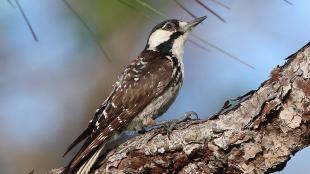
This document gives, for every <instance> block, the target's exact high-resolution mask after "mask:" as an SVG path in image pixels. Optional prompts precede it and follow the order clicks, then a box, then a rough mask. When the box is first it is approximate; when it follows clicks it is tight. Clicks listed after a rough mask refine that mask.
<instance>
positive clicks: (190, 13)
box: [173, 0, 197, 18]
mask: <svg viewBox="0 0 310 174" xmlns="http://www.w3.org/2000/svg"><path fill="white" fill-rule="evenodd" d="M173 1H174V2H175V3H176V4H177V5H178V6H179V7H181V8H182V9H183V10H184V11H185V12H186V13H188V14H189V15H190V16H192V17H193V18H197V16H195V15H194V14H193V13H192V12H190V11H189V10H188V9H186V8H185V7H184V6H183V5H182V4H181V3H179V2H178V1H177V0H173Z"/></svg>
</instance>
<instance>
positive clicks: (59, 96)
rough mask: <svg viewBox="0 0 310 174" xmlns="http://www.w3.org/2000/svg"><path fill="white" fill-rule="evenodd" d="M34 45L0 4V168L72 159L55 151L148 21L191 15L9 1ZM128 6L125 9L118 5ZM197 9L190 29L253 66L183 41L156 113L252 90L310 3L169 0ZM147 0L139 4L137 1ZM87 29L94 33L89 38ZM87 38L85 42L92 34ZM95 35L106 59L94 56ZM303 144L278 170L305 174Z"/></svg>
mask: <svg viewBox="0 0 310 174" xmlns="http://www.w3.org/2000/svg"><path fill="white" fill-rule="evenodd" d="M19 2H20V5H21V6H22V7H23V9H24V11H25V13H26V15H27V17H28V18H29V20H30V22H31V25H32V27H33V29H34V31H35V33H36V35H37V37H38V39H39V42H36V41H35V40H34V39H33V37H32V35H31V32H30V31H29V29H28V28H27V25H26V23H25V20H24V19H23V17H22V15H21V13H20V12H19V11H18V6H17V5H16V4H15V3H12V4H13V5H11V4H10V3H9V1H6V0H2V1H1V2H0V38H1V40H0V139H1V143H0V173H1V174H15V173H16V174H19V173H21V174H22V173H28V172H30V171H31V170H32V169H35V173H45V172H47V171H48V170H50V169H52V168H55V167H60V166H62V165H64V164H66V162H67V161H68V160H69V159H70V158H71V157H72V155H73V154H74V152H72V153H70V155H71V157H70V155H69V156H67V157H66V158H62V157H61V156H62V153H63V152H64V150H65V149H66V148H67V146H68V145H69V144H70V143H71V142H72V141H73V140H74V138H76V137H77V136H78V135H79V134H80V133H81V131H82V130H83V129H84V128H85V127H86V126H87V125H88V121H89V120H90V119H91V118H92V116H93V114H94V112H95V110H96V108H97V107H98V106H99V105H100V104H101V102H103V100H104V99H105V97H106V96H107V95H108V93H109V92H110V90H111V89H112V84H113V83H114V82H115V81H116V80H117V76H118V75H119V74H120V72H122V70H123V68H124V66H125V65H126V64H127V63H128V62H130V61H131V60H132V59H133V58H134V57H135V56H137V55H138V54H139V53H140V51H141V50H142V49H143V48H144V46H145V44H146V39H147V36H148V34H149V32H150V31H151V29H152V27H153V26H154V25H155V24H156V23H158V22H160V21H162V20H164V19H163V18H162V17H161V16H160V15H157V14H156V13H155V12H153V11H152V10H151V9H149V8H148V6H147V5H150V6H151V7H153V8H154V9H156V10H158V11H159V12H160V13H162V14H165V15H167V16H168V17H169V18H177V19H183V20H191V19H192V17H191V16H190V15H188V14H187V13H186V12H185V11H184V10H182V8H180V6H178V5H176V3H175V2H174V1H173V0H144V1H133V0H132V1H129V0H123V1H120V0H104V1H102V0H93V1H82V0H71V1H68V2H69V3H70V4H71V5H72V7H73V8H74V10H76V12H78V13H79V15H80V16H81V18H83V20H84V21H85V22H86V23H87V25H88V26H89V28H90V29H91V30H92V31H93V34H92V33H91V32H90V31H89V30H88V29H87V28H86V27H85V26H84V25H83V22H81V21H80V20H79V18H78V16H76V15H74V13H73V11H71V10H70V8H69V7H68V6H67V5H66V4H65V3H64V2H63V1H62V0H56V1H55V0H44V1H42V0H19ZM124 2H126V3H129V5H130V6H128V5H126V3H124ZM178 2H180V3H182V4H183V5H184V6H186V7H187V8H188V9H189V10H191V11H192V12H193V13H194V14H195V15H197V16H203V15H208V19H207V20H206V21H205V22H204V23H203V25H201V26H199V27H197V29H195V31H194V33H195V35H196V36H199V37H200V38H201V39H203V40H207V41H208V42H210V43H212V44H214V45H216V46H218V47H219V48H221V49H224V50H225V51H227V52H229V53H231V54H232V55H234V56H237V57H239V58H240V59H242V60H244V61H246V62H248V63H249V64H251V65H253V66H255V70H254V69H251V68H249V67H247V66H245V65H243V64H241V63H239V62H237V61H235V60H233V59H231V58H230V57H229V56H227V55H225V54H223V53H222V52H220V51H218V50H216V49H214V48H212V47H209V46H208V45H206V44H205V43H203V42H201V41H199V40H197V38H195V37H191V39H192V40H194V41H195V42H198V43H199V44H200V46H204V47H206V48H207V49H202V48H200V47H199V46H196V45H195V44H192V43H190V42H188V43H187V44H186V47H185V55H184V63H185V73H186V74H185V83H184V87H183V88H182V90H181V91H180V94H179V96H178V98H177V100H176V102H175V103H174V104H173V105H172V107H171V108H170V109H169V110H168V112H167V113H165V114H164V116H163V117H161V120H167V119H171V118H177V117H180V116H182V114H183V113H184V112H186V111H195V112H197V113H198V114H199V116H200V117H201V118H207V117H208V116H210V115H212V114H213V113H215V112H217V111H218V110H219V109H220V108H221V107H222V105H223V102H224V101H225V100H227V99H229V98H232V97H236V96H239V95H242V94H244V93H246V92H247V91H249V90H251V89H256V88H257V87H258V86H259V85H260V83H261V82H263V81H264V80H266V79H267V78H268V77H269V74H270V71H271V70H272V68H273V67H275V66H276V65H281V64H283V63H284V58H286V57H288V56H289V55H291V54H292V53H294V52H295V51H297V50H298V49H299V48H301V47H302V46H304V45H305V44H306V43H308V42H309V41H310V32H309V31H310V10H309V7H310V1H308V0H290V2H291V3H292V4H290V3H288V2H285V1H283V0H273V1H270V0H256V1H248V0H220V2H222V3H224V4H225V5H227V6H229V8H230V9H227V8H224V7H222V6H220V5H219V4H217V3H214V0H201V2H203V3H204V4H205V5H208V7H210V8H211V9H213V10H214V11H216V12H217V13H218V14H219V15H221V16H222V17H223V18H224V19H225V20H226V23H225V22H222V21H221V20H219V19H218V18H217V17H215V16H214V15H212V14H211V13H209V12H208V11H206V10H205V9H204V8H203V7H202V6H201V5H199V4H197V3H196V2H195V1H193V0H192V1H188V0H187V1H186V0H178ZM143 3H147V4H143ZM93 36H94V37H93ZM94 38H95V39H94ZM96 40H98V42H100V44H101V46H103V47H104V49H105V50H106V52H107V54H108V55H109V57H110V59H111V61H110V62H109V61H108V59H107V58H106V56H105V55H104V54H103V52H102V50H101V49H100V46H99V45H98V44H97V43H96ZM309 156H310V149H309V148H307V149H304V150H303V151H301V152H298V153H297V154H296V155H295V156H294V157H293V158H292V160H290V161H289V162H288V165H287V167H286V168H285V169H284V170H283V171H281V172H278V173H281V174H289V173H301V174H303V173H307V169H308V166H307V165H308V164H309V160H310V158H309Z"/></svg>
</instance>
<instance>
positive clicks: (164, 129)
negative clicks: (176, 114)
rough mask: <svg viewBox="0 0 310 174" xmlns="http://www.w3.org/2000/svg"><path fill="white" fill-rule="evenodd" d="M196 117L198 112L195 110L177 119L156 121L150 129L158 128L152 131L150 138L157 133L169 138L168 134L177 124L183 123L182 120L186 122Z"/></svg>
mask: <svg viewBox="0 0 310 174" xmlns="http://www.w3.org/2000/svg"><path fill="white" fill-rule="evenodd" d="M198 119H199V118H198V114H197V113H196V112H194V111H188V112H186V113H185V114H184V115H183V116H182V117H181V118H179V119H173V120H164V121H160V122H157V123H156V124H155V125H154V126H152V128H151V130H152V129H156V128H158V129H157V130H156V131H155V133H154V135H153V136H152V138H151V139H153V137H155V136H156V135H158V134H162V135H168V138H169V139H170V134H171V133H172V131H173V130H176V129H177V125H178V124H180V123H183V122H187V121H190V120H198ZM151 139H150V140H151Z"/></svg>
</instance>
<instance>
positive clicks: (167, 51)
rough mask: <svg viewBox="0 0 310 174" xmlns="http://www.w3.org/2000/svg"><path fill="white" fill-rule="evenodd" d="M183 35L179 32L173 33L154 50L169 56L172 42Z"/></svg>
mask: <svg viewBox="0 0 310 174" xmlns="http://www.w3.org/2000/svg"><path fill="white" fill-rule="evenodd" d="M182 34H183V33H182V32H180V31H177V32H175V33H173V34H172V35H171V36H170V38H169V40H167V41H166V42H164V43H162V44H160V45H158V46H157V47H156V50H157V51H159V52H161V53H165V54H171V49H172V46H173V42H174V40H175V39H177V38H178V37H179V36H181V35H182Z"/></svg>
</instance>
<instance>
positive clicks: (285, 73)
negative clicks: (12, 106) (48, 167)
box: [51, 43, 310, 174]
mask: <svg viewBox="0 0 310 174" xmlns="http://www.w3.org/2000/svg"><path fill="white" fill-rule="evenodd" d="M309 121H310V43H308V44H307V45H306V46H305V47H304V48H302V49H301V50H299V51H298V52H297V53H295V54H293V55H291V56H290V57H289V58H288V59H287V62H286V63H285V64H284V65H283V66H281V67H277V68H275V69H274V70H273V71H272V73H271V78H270V79H269V80H267V81H265V82H264V83H262V85H261V86H260V87H259V89H257V90H256V91H255V92H254V93H251V94H250V95H249V96H247V97H246V99H244V101H242V102H241V103H240V104H238V105H236V106H234V107H233V108H232V109H230V110H228V111H225V113H222V114H220V115H219V116H218V117H214V118H213V119H211V120H210V119H209V120H196V121H190V122H186V123H181V124H178V125H177V129H176V130H174V131H173V132H172V133H171V134H170V135H169V136H168V135H164V134H158V132H159V130H158V129H157V130H153V131H150V132H148V133H146V134H143V135H140V136H137V137H135V138H133V139H131V140H129V141H127V142H125V143H123V144H122V145H120V146H119V147H117V148H115V149H113V150H112V151H110V152H109V153H108V154H107V155H106V157H105V158H102V160H100V161H99V162H98V168H97V169H95V171H94V172H95V173H96V174H102V173H177V172H178V173H181V174H182V173H184V174H186V173H234V174H235V173H269V172H273V171H277V170H281V169H282V168H283V167H285V164H286V162H287V161H288V160H289V159H290V156H291V155H294V153H296V152H297V151H299V150H301V149H303V148H305V147H307V146H309V144H310V124H309ZM59 170H60V169H58V171H59ZM51 173H53V174H55V173H57V170H54V171H51Z"/></svg>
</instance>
